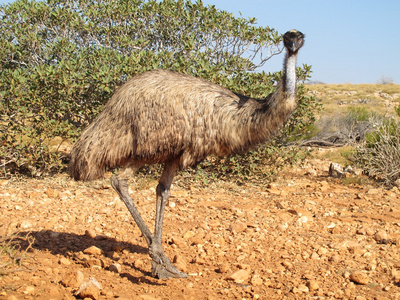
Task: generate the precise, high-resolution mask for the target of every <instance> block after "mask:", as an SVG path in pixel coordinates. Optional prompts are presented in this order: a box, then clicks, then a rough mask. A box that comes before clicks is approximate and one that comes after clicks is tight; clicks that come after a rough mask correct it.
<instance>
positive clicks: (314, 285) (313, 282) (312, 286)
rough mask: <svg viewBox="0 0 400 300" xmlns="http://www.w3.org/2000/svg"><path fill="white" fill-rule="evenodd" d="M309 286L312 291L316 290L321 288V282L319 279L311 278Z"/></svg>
mask: <svg viewBox="0 0 400 300" xmlns="http://www.w3.org/2000/svg"><path fill="white" fill-rule="evenodd" d="M307 287H308V288H309V290H310V291H316V290H318V289H319V284H318V281H316V280H310V281H308V282H307Z"/></svg>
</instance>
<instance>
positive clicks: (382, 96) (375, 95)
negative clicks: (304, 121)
mask: <svg viewBox="0 0 400 300" xmlns="http://www.w3.org/2000/svg"><path fill="white" fill-rule="evenodd" d="M308 88H309V90H310V93H311V94H313V95H315V96H316V98H317V99H318V100H319V101H320V102H321V103H322V105H323V107H324V111H323V112H322V114H324V115H328V116H334V115H337V114H340V113H345V112H346V111H347V109H348V107H351V106H353V107H354V106H356V107H365V108H367V109H370V110H371V111H375V112H376V113H378V114H382V115H386V116H391V115H394V111H393V108H394V107H395V106H398V105H399V103H400V84H316V85H309V86H308Z"/></svg>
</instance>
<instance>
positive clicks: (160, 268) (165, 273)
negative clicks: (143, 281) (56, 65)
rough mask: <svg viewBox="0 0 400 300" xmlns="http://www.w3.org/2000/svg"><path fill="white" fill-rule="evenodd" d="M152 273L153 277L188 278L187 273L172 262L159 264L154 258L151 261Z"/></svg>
mask: <svg viewBox="0 0 400 300" xmlns="http://www.w3.org/2000/svg"><path fill="white" fill-rule="evenodd" d="M151 274H152V275H153V277H155V278H158V279H167V278H187V277H188V276H187V274H186V273H184V272H181V271H179V270H178V269H177V268H176V267H175V266H174V265H172V264H171V263H170V262H169V264H166V263H164V264H159V263H157V262H155V261H154V260H153V261H152V262H151Z"/></svg>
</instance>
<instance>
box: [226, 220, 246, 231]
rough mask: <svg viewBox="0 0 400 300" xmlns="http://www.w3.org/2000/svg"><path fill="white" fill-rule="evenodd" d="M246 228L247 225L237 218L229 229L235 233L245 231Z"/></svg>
mask: <svg viewBox="0 0 400 300" xmlns="http://www.w3.org/2000/svg"><path fill="white" fill-rule="evenodd" d="M246 228H247V225H246V224H245V223H243V222H241V221H239V220H237V221H235V222H233V223H231V224H230V225H229V231H231V232H232V233H234V234H237V233H241V232H243V231H245V230H246Z"/></svg>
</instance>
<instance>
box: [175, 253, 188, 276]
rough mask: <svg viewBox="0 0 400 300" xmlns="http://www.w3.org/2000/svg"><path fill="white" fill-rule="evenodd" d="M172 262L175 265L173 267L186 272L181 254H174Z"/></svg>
mask: <svg viewBox="0 0 400 300" xmlns="http://www.w3.org/2000/svg"><path fill="white" fill-rule="evenodd" d="M172 263H173V264H174V265H175V267H177V268H178V270H180V271H182V272H184V273H187V265H186V261H185V260H184V259H183V257H182V256H180V255H175V256H174V258H173V260H172Z"/></svg>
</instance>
